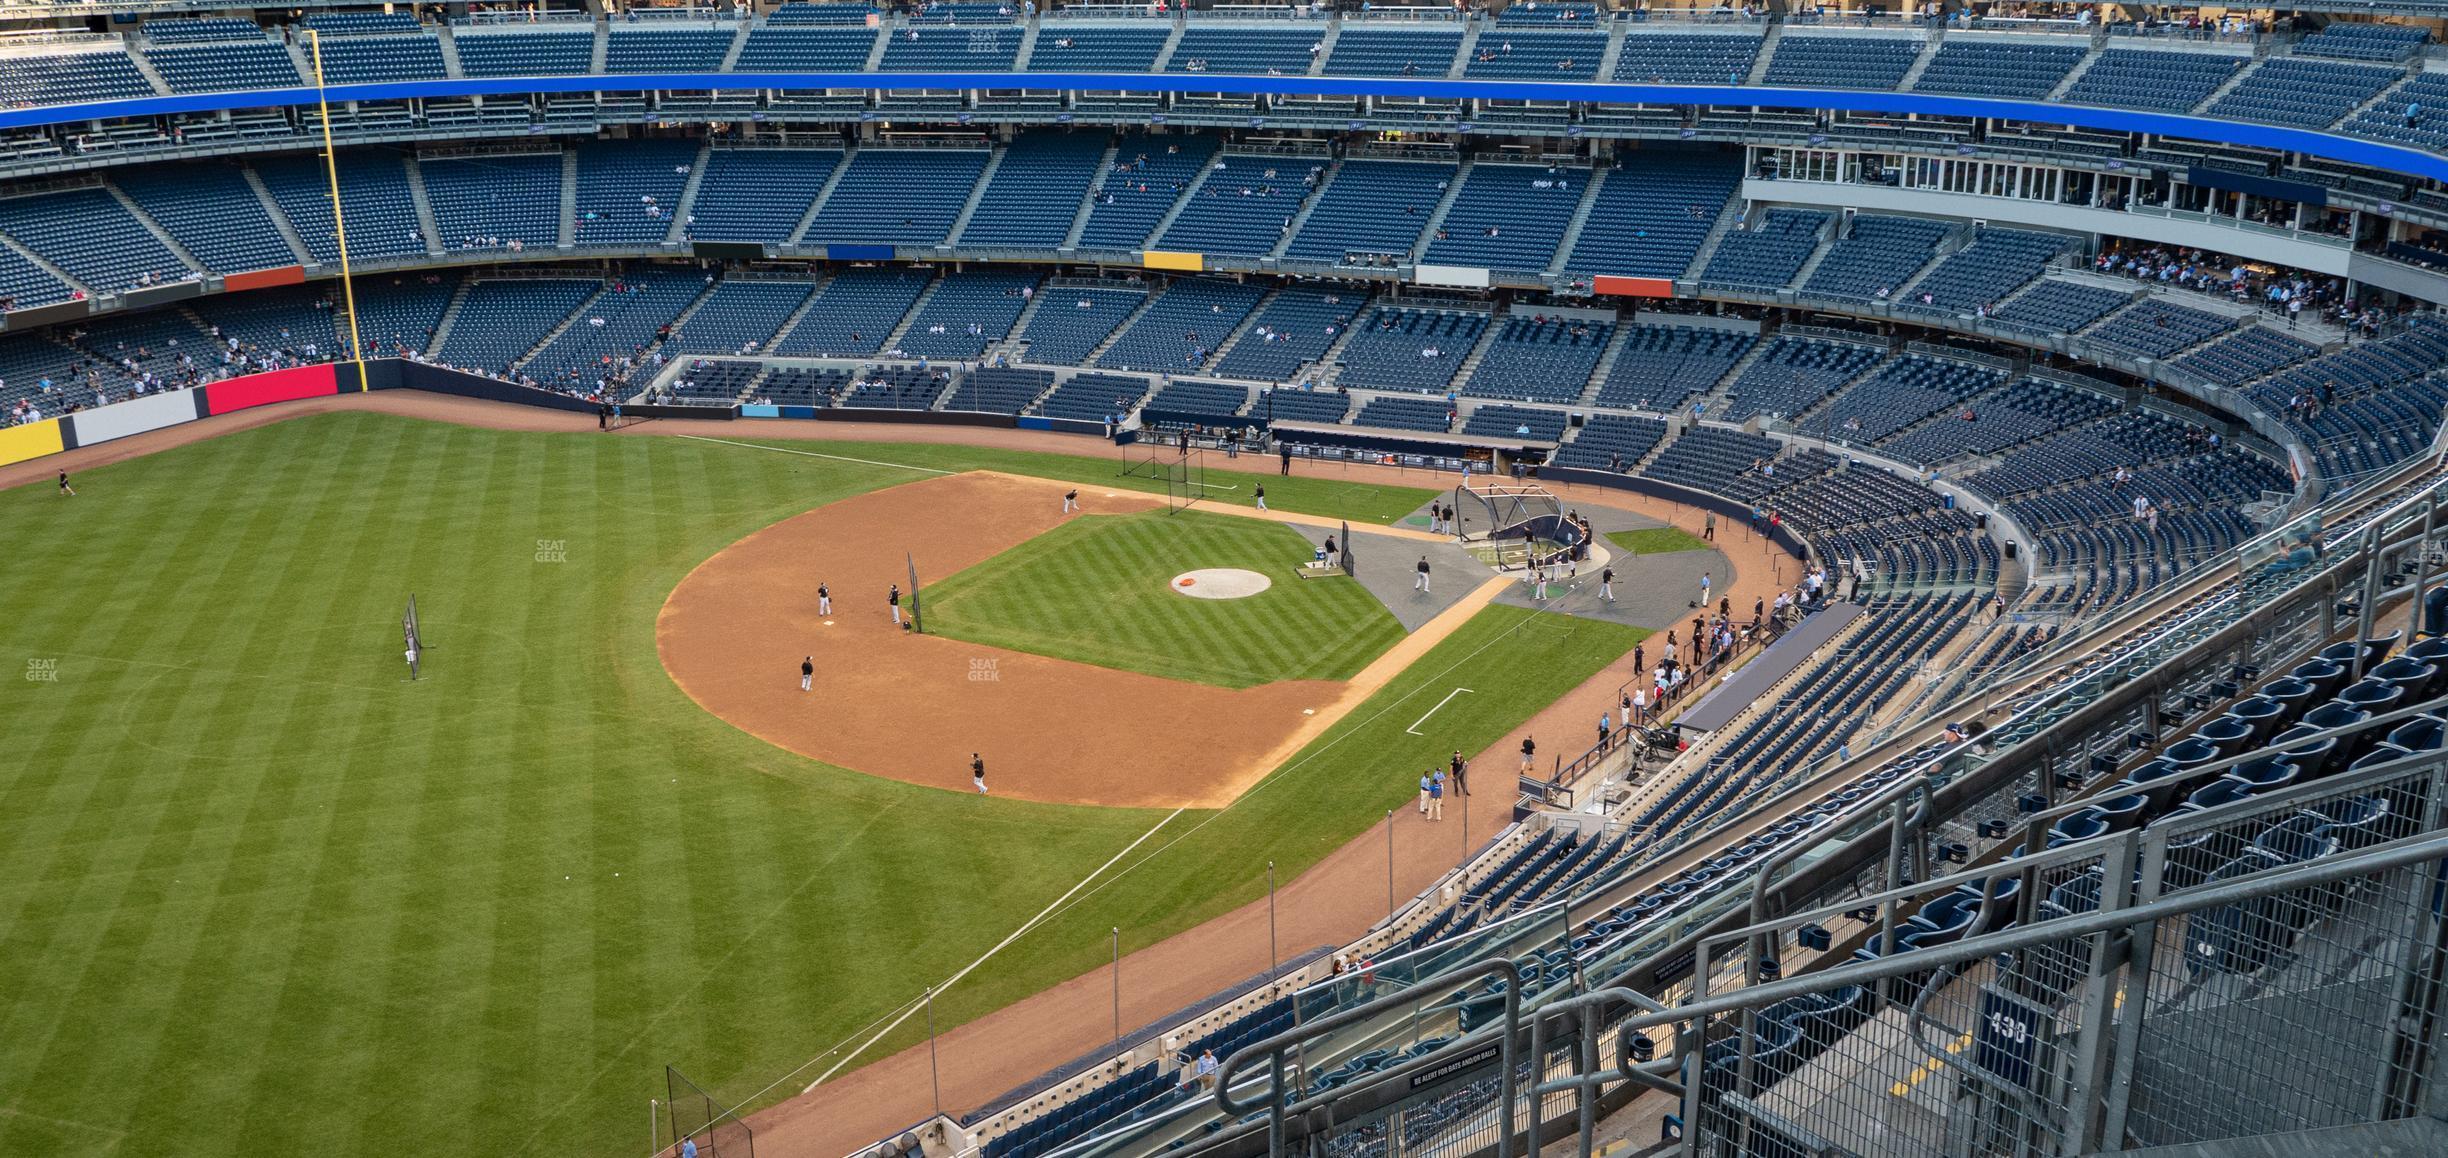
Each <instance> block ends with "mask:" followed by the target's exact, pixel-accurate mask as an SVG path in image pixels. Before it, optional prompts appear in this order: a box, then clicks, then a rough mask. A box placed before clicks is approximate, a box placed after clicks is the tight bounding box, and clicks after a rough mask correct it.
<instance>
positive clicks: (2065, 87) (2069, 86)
mask: <svg viewBox="0 0 2448 1158" xmlns="http://www.w3.org/2000/svg"><path fill="white" fill-rule="evenodd" d="M2099 59H2100V54H2099V53H2098V52H2088V53H2085V54H2083V58H2082V60H2081V61H2080V62H2079V63H2077V64H2076V65H2075V66H2074V71H2072V72H2069V73H2067V74H2066V78H2065V79H2064V80H2061V81H2058V82H2057V87H2055V88H2053V89H2050V90H2049V93H2048V98H2047V99H2048V100H2050V101H2057V100H2062V99H2064V97H2065V94H2067V93H2068V92H2071V91H2073V89H2074V86H2075V85H2076V84H2078V83H2080V82H2081V81H2082V76H2083V74H2084V73H2086V72H2089V71H2091V66H2092V65H2094V64H2097V63H2099Z"/></svg>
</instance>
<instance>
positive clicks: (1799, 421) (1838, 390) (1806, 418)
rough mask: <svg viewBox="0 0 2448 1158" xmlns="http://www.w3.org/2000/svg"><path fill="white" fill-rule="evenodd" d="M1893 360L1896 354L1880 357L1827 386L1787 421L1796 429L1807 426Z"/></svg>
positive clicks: (1876, 375)
mask: <svg viewBox="0 0 2448 1158" xmlns="http://www.w3.org/2000/svg"><path fill="white" fill-rule="evenodd" d="M1895 360H1896V356H1895V355H1892V354H1890V355H1888V356H1887V357H1884V358H1880V359H1878V360H1877V361H1875V362H1872V363H1870V364H1869V365H1868V366H1864V367H1862V372H1861V373H1859V374H1855V375H1854V376H1852V377H1850V378H1847V379H1845V380H1844V381H1842V382H1839V383H1837V384H1836V385H1834V386H1831V387H1829V388H1828V392H1827V393H1825V394H1822V395H1820V396H1819V400H1818V401H1816V402H1813V403H1811V404H1810V405H1808V406H1805V407H1803V408H1802V409H1801V410H1799V411H1796V412H1795V413H1793V414H1792V415H1791V416H1789V418H1788V421H1789V422H1791V423H1792V424H1793V427H1794V429H1796V430H1801V429H1803V428H1805V427H1807V426H1809V425H1810V424H1811V423H1812V422H1814V421H1816V420H1817V419H1818V418H1819V416H1820V415H1822V414H1825V413H1827V411H1828V409H1829V408H1830V407H1832V406H1834V405H1835V404H1836V400H1837V399H1839V398H1842V397H1844V396H1845V395H1846V394H1847V393H1850V392H1851V391H1852V389H1853V388H1854V387H1856V386H1859V385H1861V384H1862V383H1863V382H1866V381H1868V380H1870V379H1872V378H1876V377H1878V375H1879V373H1880V372H1881V371H1883V370H1885V369H1886V368H1887V367H1888V366H1889V365H1892V364H1893V363H1894V362H1895Z"/></svg>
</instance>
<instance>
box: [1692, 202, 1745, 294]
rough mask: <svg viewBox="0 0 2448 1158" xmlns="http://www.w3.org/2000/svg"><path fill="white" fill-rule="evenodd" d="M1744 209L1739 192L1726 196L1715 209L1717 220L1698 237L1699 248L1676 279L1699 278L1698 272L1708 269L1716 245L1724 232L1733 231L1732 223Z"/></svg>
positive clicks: (1722, 239)
mask: <svg viewBox="0 0 2448 1158" xmlns="http://www.w3.org/2000/svg"><path fill="white" fill-rule="evenodd" d="M1745 211H1746V210H1745V206H1744V202H1743V199H1742V196H1741V195H1740V194H1736V195H1735V196H1732V197H1728V198H1726V201H1725V204H1724V205H1721V206H1719V207H1718V209H1717V220H1716V221H1715V222H1713V223H1711V224H1710V226H1709V232H1708V236H1707V237H1704V238H1701V239H1700V248H1699V249H1698V250H1697V251H1695V252H1694V253H1693V254H1692V260H1691V264H1690V265H1688V266H1685V267H1684V269H1683V276H1682V277H1681V278H1680V279H1678V280H1681V281H1688V282H1698V281H1699V280H1700V274H1701V273H1702V272H1703V271H1705V270H1706V269H1708V263H1709V259H1710V258H1713V257H1715V256H1717V247H1718V246H1719V245H1720V244H1722V243H1723V242H1724V241H1725V239H1726V234H1729V233H1732V232H1734V223H1735V222H1737V221H1740V220H1742V218H1743V215H1744V213H1745Z"/></svg>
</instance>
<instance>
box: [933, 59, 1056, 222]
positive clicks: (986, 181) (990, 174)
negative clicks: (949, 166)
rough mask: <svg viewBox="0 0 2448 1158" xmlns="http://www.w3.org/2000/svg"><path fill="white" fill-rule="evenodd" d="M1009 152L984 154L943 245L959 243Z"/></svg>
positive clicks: (1000, 149) (1007, 150) (998, 151)
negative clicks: (974, 179)
mask: <svg viewBox="0 0 2448 1158" xmlns="http://www.w3.org/2000/svg"><path fill="white" fill-rule="evenodd" d="M1029 34H1030V35H1032V36H1034V35H1036V26H1035V25H1033V24H1032V25H1030V26H1029ZM1010 152H1011V150H1010V148H1008V147H1005V148H998V149H995V150H993V151H991V152H988V153H987V154H986V167H985V168H983V169H980V170H978V177H977V183H976V184H974V185H971V186H970V187H969V199H968V200H967V201H964V202H961V210H960V215H959V216H957V217H954V218H953V219H952V229H951V231H950V232H948V233H945V234H944V244H945V245H958V244H960V235H961V230H964V229H967V228H969V219H970V218H971V217H975V216H977V211H978V205H979V203H980V202H983V201H984V200H985V199H986V187H987V186H988V185H991V184H993V183H994V175H995V170H997V169H1000V168H1002V167H1003V158H1004V156H1005V155H1006V154H1008V153H1010Z"/></svg>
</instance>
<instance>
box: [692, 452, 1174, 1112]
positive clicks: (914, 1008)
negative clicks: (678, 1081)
mask: <svg viewBox="0 0 2448 1158" xmlns="http://www.w3.org/2000/svg"><path fill="white" fill-rule="evenodd" d="M708 441H714V440H711V439H709V440H708ZM1184 811H1185V810H1184V809H1179V808H1176V809H1174V810H1173V811H1172V812H1171V813H1169V814H1167V815H1166V816H1165V818H1164V819H1163V820H1159V821H1157V822H1156V827H1155V828H1151V829H1148V830H1147V831H1146V832H1143V833H1140V834H1139V839H1137V840H1134V841H1132V842H1130V843H1129V844H1127V845H1124V846H1123V848H1122V851H1120V852H1117V853H1115V854H1113V859H1112V860H1108V861H1106V862H1105V863H1104V864H1101V865H1098V866H1097V870H1096V871H1095V872H1092V873H1089V874H1088V875H1087V876H1084V877H1081V878H1080V879H1079V883H1078V884H1075V885H1072V886H1071V888H1070V889H1069V890H1068V891H1066V892H1064V893H1063V895H1061V896H1059V897H1056V898H1054V902H1053V903H1052V904H1049V905H1047V906H1046V907H1044V908H1042V909H1039V910H1037V915H1036V916H1034V917H1030V918H1029V919H1028V920H1026V921H1023V922H1021V923H1020V927H1019V928H1017V929H1014V930H1012V931H1011V935H1010V936H1008V937H1005V938H1003V939H1002V940H1001V941H998V942H996V943H995V947H994V948H992V949H988V950H987V951H986V952H985V953H983V954H981V955H980V956H979V957H978V959H977V960H975V961H971V962H970V963H968V964H966V965H963V966H961V967H960V971H959V972H957V973H954V974H953V975H951V976H950V977H946V978H944V979H943V982H942V983H941V984H939V985H937V986H935V988H934V989H932V990H930V991H929V993H930V995H931V994H934V993H941V992H943V991H944V990H946V989H950V988H952V986H953V985H954V984H956V983H958V982H959V981H960V979H961V978H963V977H967V976H968V975H969V974H970V972H971V971H972V970H975V969H976V968H977V967H978V966H980V965H983V964H985V963H986V962H987V960H988V959H989V958H991V957H993V956H994V955H995V954H997V953H1000V952H1002V951H1003V950H1004V949H1006V948H1008V947H1010V945H1011V943H1012V942H1014V941H1017V940H1019V939H1020V938H1021V937H1022V936H1024V935H1026V934H1027V933H1028V931H1029V930H1031V929H1034V928H1036V927H1037V926H1038V925H1039V924H1040V923H1042V922H1043V921H1045V919H1046V918H1047V917H1048V916H1050V915H1052V914H1053V913H1054V912H1055V911H1056V910H1057V909H1060V908H1061V907H1062V904H1063V902H1065V901H1068V900H1070V899H1071V898H1072V896H1073V895H1074V894H1076V893H1078V892H1079V891H1080V890H1081V889H1084V888H1087V887H1088V882H1090V881H1093V880H1095V879H1097V878H1098V877H1100V876H1103V875H1105V870H1106V869H1109V868H1112V867H1113V866H1114V865H1115V864H1116V863H1118V862H1120V861H1121V859H1122V858H1123V857H1126V856H1129V855H1130V853H1131V850H1132V849H1134V848H1137V847H1139V846H1140V845H1142V844H1145V843H1147V838H1149V837H1151V836H1154V835H1156V831H1157V829H1161V828H1163V827H1164V826H1166V825H1168V824H1171V823H1173V818H1174V817H1176V816H1180V815H1181V814H1182V813H1183V812H1184ZM921 1008H923V1006H922V1005H910V1006H908V1007H906V1008H904V1009H903V1010H902V1011H901V1016H899V1017H896V1018H894V1019H892V1021H891V1022H890V1023H889V1024H887V1025H885V1027H884V1028H882V1029H879V1030H877V1031H875V1036H873V1037H870V1038H868V1039H867V1040H865V1041H863V1042H860V1043H859V1045H858V1048H857V1049H854V1050H851V1051H850V1052H849V1053H847V1054H844V1055H842V1059H841V1060H840V1061H837V1062H834V1063H833V1066H832V1068H831V1069H828V1070H826V1071H825V1072H823V1073H821V1074H818V1075H816V1080H815V1081H812V1082H809V1083H808V1084H807V1088H806V1089H803V1090H801V1091H799V1093H800V1096H802V1097H804V1096H806V1095H808V1094H812V1093H814V1092H816V1087H818V1086H821V1085H823V1084H825V1082H826V1080H827V1079H830V1078H831V1077H832V1076H833V1075H834V1074H837V1073H840V1072H841V1068H842V1067H843V1066H846V1065H849V1064H850V1063H851V1062H852V1061H853V1060H855V1059H856V1058H857V1057H858V1055H860V1054H862V1053H865V1052H867V1047H869V1046H871V1045H874V1044H875V1043H877V1042H878V1041H882V1040H883V1039H884V1035H885V1034H888V1033H891V1032H892V1031H894V1030H896V1029H899V1028H900V1027H901V1023H902V1022H904V1021H908V1020H909V1019H910V1016H911V1015H912V1014H915V1013H917V1012H918V1011H919V1010H920V1009H921ZM806 1068H807V1067H806V1066H801V1067H799V1069H798V1070H792V1071H791V1073H790V1074H785V1075H783V1077H782V1078H781V1079H780V1080H777V1081H776V1082H774V1084H773V1085H769V1086H767V1087H765V1090H770V1089H772V1088H773V1086H774V1085H780V1084H782V1082H784V1081H788V1080H790V1077H791V1076H792V1075H793V1074H797V1073H798V1072H799V1071H800V1070H804V1069H806ZM765 1090H759V1091H757V1092H756V1094H755V1095H754V1096H753V1097H751V1098H749V1101H755V1100H756V1098H759V1097H763V1096H764V1095H765Z"/></svg>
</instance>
